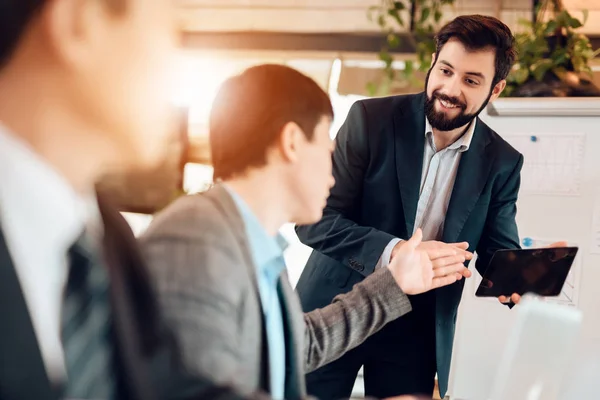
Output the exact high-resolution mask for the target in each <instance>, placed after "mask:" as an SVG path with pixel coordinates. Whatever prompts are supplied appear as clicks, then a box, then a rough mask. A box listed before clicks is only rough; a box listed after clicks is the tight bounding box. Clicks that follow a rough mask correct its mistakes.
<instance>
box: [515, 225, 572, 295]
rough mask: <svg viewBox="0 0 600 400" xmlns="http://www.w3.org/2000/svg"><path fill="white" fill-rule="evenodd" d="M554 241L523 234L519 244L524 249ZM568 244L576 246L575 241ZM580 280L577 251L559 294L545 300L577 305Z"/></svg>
mask: <svg viewBox="0 0 600 400" xmlns="http://www.w3.org/2000/svg"><path fill="white" fill-rule="evenodd" d="M554 242H558V240H548V239H538V238H532V237H528V236H525V237H523V239H521V246H522V247H523V248H524V249H534V248H540V247H547V246H549V245H550V244H552V243H554ZM568 245H569V246H575V247H578V245H577V244H576V243H571V242H569V243H568ZM580 250H581V249H580ZM580 280H581V251H579V253H578V254H577V256H576V257H575V260H574V261H573V265H572V266H571V270H570V272H569V275H568V276H567V280H566V281H565V285H564V286H563V288H562V291H561V292H560V296H558V297H546V300H547V301H549V302H553V303H559V304H565V305H569V306H577V301H578V298H579V287H580Z"/></svg>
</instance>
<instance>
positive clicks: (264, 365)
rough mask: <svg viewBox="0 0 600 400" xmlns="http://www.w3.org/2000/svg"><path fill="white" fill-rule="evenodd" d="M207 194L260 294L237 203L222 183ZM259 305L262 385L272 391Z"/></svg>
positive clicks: (266, 389)
mask: <svg viewBox="0 0 600 400" xmlns="http://www.w3.org/2000/svg"><path fill="white" fill-rule="evenodd" d="M205 196H206V197H207V198H208V199H209V200H210V201H211V202H212V203H213V204H214V205H215V207H216V208H217V209H218V210H219V211H220V212H221V213H222V215H223V216H224V217H225V219H226V221H227V224H228V225H229V226H230V227H231V231H232V232H233V233H234V235H235V238H236V241H237V243H238V245H239V246H240V249H241V250H242V254H243V257H244V264H245V267H246V268H247V269H248V273H249V275H250V276H251V277H253V279H252V285H253V286H254V290H255V291H256V294H257V296H259V289H258V281H257V277H256V266H255V265H254V261H253V259H252V253H251V250H250V243H249V242H248V238H247V237H246V228H245V226H244V220H243V219H242V216H241V214H240V212H239V210H238V208H237V206H236V205H235V201H234V200H233V198H232V197H231V195H230V194H229V193H228V192H227V189H225V188H224V187H223V186H222V185H215V186H213V187H212V188H211V189H210V190H209V191H208V192H206V193H205ZM258 306H259V307H260V309H261V313H260V314H261V317H262V321H261V325H260V326H261V335H262V339H261V341H262V354H261V363H260V365H261V371H260V387H261V388H262V389H263V390H265V391H266V392H269V391H270V383H269V376H270V373H269V350H268V346H267V343H268V342H267V337H266V334H267V333H266V329H265V326H266V323H265V319H264V314H263V310H262V304H260V301H259V304H258Z"/></svg>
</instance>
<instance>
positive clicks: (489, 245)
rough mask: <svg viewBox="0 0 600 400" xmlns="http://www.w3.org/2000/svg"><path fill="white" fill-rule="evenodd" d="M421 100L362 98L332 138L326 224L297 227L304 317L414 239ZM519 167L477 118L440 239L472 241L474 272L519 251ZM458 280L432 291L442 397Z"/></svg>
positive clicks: (460, 287)
mask: <svg viewBox="0 0 600 400" xmlns="http://www.w3.org/2000/svg"><path fill="white" fill-rule="evenodd" d="M424 99H425V94H424V93H420V94H415V95H404V96H393V97H385V98H376V99H368V100H361V101H358V102H356V103H355V104H354V105H353V106H352V108H351V109H350V112H349V114H348V117H347V119H346V121H345V123H344V125H343V126H342V128H341V129H340V131H339V133H338V135H337V137H336V147H335V151H334V155H333V175H334V177H335V180H336V183H335V186H334V187H333V188H332V191H331V195H330V197H329V199H328V201H327V206H326V208H325V210H324V214H323V218H322V219H321V220H320V221H319V222H317V223H315V224H313V225H309V226H299V227H297V228H296V232H297V233H298V236H299V238H300V240H301V241H302V242H303V243H304V244H306V245H308V246H310V247H312V248H313V249H314V251H313V252H312V254H311V256H310V258H309V260H308V263H307V265H306V267H305V269H304V271H303V273H302V276H301V277H300V280H299V282H298V285H297V291H298V293H299V295H300V298H301V301H302V306H303V308H304V311H310V310H313V309H315V308H318V307H323V306H325V305H326V304H329V303H330V302H331V300H332V299H333V297H334V296H336V295H337V294H339V293H343V292H347V291H349V290H350V289H351V288H352V286H353V285H354V284H355V283H357V282H359V281H361V280H362V279H364V278H365V277H366V276H368V275H369V274H371V273H373V270H374V268H375V266H376V264H377V262H378V260H379V258H380V257H381V255H382V253H383V250H384V248H385V247H386V246H387V244H388V243H389V242H390V240H391V239H393V238H395V237H398V238H402V239H407V238H409V237H410V234H409V233H412V232H413V227H414V224H415V217H416V211H417V203H418V200H419V188H420V182H421V171H422V165H423V150H424V145H425V114H424ZM522 165H523V156H522V155H521V154H520V153H519V152H517V151H516V150H515V149H514V148H513V147H511V146H510V145H509V144H508V143H507V142H505V141H504V140H503V139H502V138H501V137H500V136H499V135H498V134H496V133H495V132H494V131H493V130H491V129H490V128H489V127H488V126H487V125H486V124H485V123H483V121H481V120H479V119H478V120H477V124H476V128H475V132H474V136H473V140H472V142H471V146H470V148H469V150H468V151H467V152H465V153H463V154H462V158H461V160H460V165H459V168H458V172H457V177H456V181H455V184H454V188H453V192H452V196H451V199H450V203H449V205H448V210H447V213H446V219H445V225H444V230H443V237H442V240H443V241H444V242H446V243H453V242H463V241H467V242H469V245H470V247H469V250H470V251H476V252H477V254H478V261H477V263H476V268H477V270H478V271H479V272H480V273H483V272H484V271H485V268H486V267H487V265H488V263H489V260H490V258H491V256H492V255H493V254H494V252H495V251H496V250H498V249H505V248H518V247H519V237H518V232H517V225H516V222H515V216H516V212H517V209H516V201H517V195H518V191H519V185H520V172H521V167H522ZM464 282H465V281H464V280H461V281H458V282H456V283H455V284H453V285H450V286H447V287H444V288H440V289H438V290H436V291H435V297H436V299H435V304H436V357H437V368H438V378H439V384H440V391H441V393H442V396H443V395H444V394H445V392H446V390H447V387H448V375H449V371H450V361H451V355H452V343H453V340H454V330H455V323H456V315H457V309H458V305H459V302H460V298H461V294H462V290H463V286H464ZM384 329H385V328H384ZM399 356H401V355H399Z"/></svg>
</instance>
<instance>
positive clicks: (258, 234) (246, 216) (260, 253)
mask: <svg viewBox="0 0 600 400" xmlns="http://www.w3.org/2000/svg"><path fill="white" fill-rule="evenodd" d="M223 187H224V188H225V189H226V190H227V192H228V193H229V194H230V195H231V197H232V198H233V201H234V202H235V205H236V206H237V208H238V211H239V212H240V214H241V216H242V219H243V221H244V226H245V228H246V235H247V237H248V241H249V242H250V247H251V253H252V258H253V260H254V263H255V264H256V267H257V268H258V269H259V271H261V272H265V269H266V268H267V267H268V266H269V265H270V264H271V263H272V262H273V261H275V260H277V259H279V258H281V257H283V252H284V251H285V249H286V248H287V247H288V245H289V243H288V242H287V240H286V239H285V238H284V237H283V235H281V234H280V233H277V235H275V236H270V235H269V234H268V233H267V231H266V230H265V228H264V227H263V226H262V225H261V223H260V221H259V220H258V218H257V217H256V215H255V214H254V212H252V210H251V209H250V206H248V203H246V202H245V201H244V199H242V197H241V196H240V195H239V194H237V193H236V192H235V191H234V190H233V189H232V188H231V187H229V186H228V185H226V184H223ZM280 265H282V266H283V267H285V264H284V263H283V262H282V263H280ZM281 269H283V268H281ZM279 272H281V271H279Z"/></svg>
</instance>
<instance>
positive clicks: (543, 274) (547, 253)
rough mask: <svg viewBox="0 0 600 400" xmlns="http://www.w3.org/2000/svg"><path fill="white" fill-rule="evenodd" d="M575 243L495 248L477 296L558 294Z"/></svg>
mask: <svg viewBox="0 0 600 400" xmlns="http://www.w3.org/2000/svg"><path fill="white" fill-rule="evenodd" d="M577 250H578V249H577V247H558V248H543V249H526V250H521V249H518V250H498V251H497V252H496V253H494V256H493V257H492V260H491V261H490V265H489V266H488V268H487V270H486V271H485V274H484V276H483V279H482V281H481V284H480V285H479V287H478V288H477V292H476V293H475V295H476V296H493V297H498V296H510V295H511V294H513V293H517V294H520V295H523V294H525V293H535V294H537V295H540V296H558V295H560V292H561V290H562V287H563V285H564V283H565V280H566V279H567V276H568V275H569V270H570V269H571V266H572V265H573V261H574V259H575V256H576V255H577Z"/></svg>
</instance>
